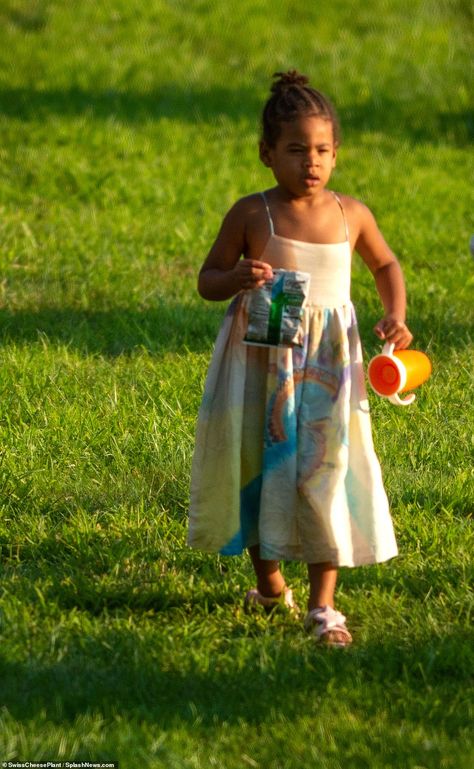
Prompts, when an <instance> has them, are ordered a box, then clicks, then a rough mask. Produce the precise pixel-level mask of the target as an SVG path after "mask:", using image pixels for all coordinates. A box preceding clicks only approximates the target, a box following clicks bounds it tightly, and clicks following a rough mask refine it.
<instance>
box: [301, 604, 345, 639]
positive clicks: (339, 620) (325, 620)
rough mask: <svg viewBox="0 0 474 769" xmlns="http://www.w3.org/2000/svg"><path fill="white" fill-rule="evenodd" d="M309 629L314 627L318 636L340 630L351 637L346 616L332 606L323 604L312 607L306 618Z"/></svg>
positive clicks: (306, 625)
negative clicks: (319, 606)
mask: <svg viewBox="0 0 474 769" xmlns="http://www.w3.org/2000/svg"><path fill="white" fill-rule="evenodd" d="M305 627H306V629H307V630H309V629H311V628H314V630H315V633H316V635H317V637H318V638H321V636H323V635H325V634H326V633H328V632H329V631H330V630H338V631H339V632H341V633H344V634H345V635H346V636H347V637H348V638H350V637H351V634H350V633H349V631H348V629H347V627H346V618H345V616H344V614H341V612H340V611H336V609H333V608H332V607H331V606H323V607H321V608H317V609H311V611H309V612H308V614H307V615H306V619H305Z"/></svg>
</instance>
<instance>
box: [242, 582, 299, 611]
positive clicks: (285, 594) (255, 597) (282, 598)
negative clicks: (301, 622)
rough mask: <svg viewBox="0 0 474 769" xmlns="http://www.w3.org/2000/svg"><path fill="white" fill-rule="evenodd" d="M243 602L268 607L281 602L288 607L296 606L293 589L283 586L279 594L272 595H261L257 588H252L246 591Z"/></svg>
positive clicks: (294, 608) (294, 607)
mask: <svg viewBox="0 0 474 769" xmlns="http://www.w3.org/2000/svg"><path fill="white" fill-rule="evenodd" d="M245 603H246V604H258V605H259V606H266V607H268V608H271V607H272V606H278V604H283V606H287V607H288V608H289V609H293V610H296V608H297V607H296V603H295V601H294V598H293V591H292V590H291V589H290V588H289V587H284V588H283V591H282V593H281V595H277V596H274V597H269V596H266V595H262V594H261V592H260V591H259V590H257V588H254V589H253V590H249V591H248V593H247V595H246V596H245Z"/></svg>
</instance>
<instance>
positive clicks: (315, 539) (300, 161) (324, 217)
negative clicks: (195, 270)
mask: <svg viewBox="0 0 474 769" xmlns="http://www.w3.org/2000/svg"><path fill="white" fill-rule="evenodd" d="M274 77H275V78H277V79H276V81H275V82H274V84H273V87H272V89H271V91H272V94H271V96H270V98H269V100H268V101H267V103H266V105H265V107H264V110H263V118H262V138H261V141H260V159H261V161H262V162H263V163H264V165H266V166H267V167H268V168H270V169H271V171H272V173H273V176H274V178H275V181H276V186H274V187H272V188H271V189H269V190H267V191H266V192H262V193H257V194H254V195H249V196H248V197H245V198H242V199H241V200H239V201H238V202H237V203H236V204H235V205H234V206H233V207H232V208H231V210H230V211H229V212H228V213H227V215H226V216H225V218H224V221H223V223H222V226H221V229H220V232H219V234H218V236H217V239H216V241H215V243H214V245H213V246H212V248H211V250H210V252H209V254H208V256H207V258H206V260H205V262H204V264H203V266H202V268H201V271H200V273H199V285H198V287H199V293H200V294H201V296H202V297H204V298H205V299H209V300H213V301H221V300H225V299H229V298H230V297H233V296H235V299H234V301H233V302H232V303H231V305H230V307H229V310H228V312H227V315H226V317H225V319H224V322H223V325H222V327H221V330H220V333H219V336H218V338H217V342H216V346H215V350H214V354H213V358H212V361H211V364H210V368H209V372H208V376H207V380H206V385H205V392H204V398H203V402H202V405H201V410H200V413H199V420H198V427H197V435H196V448H195V453H194V458H193V467H192V479H191V505H190V525H189V540H188V541H189V544H190V545H191V546H192V547H197V548H200V549H203V550H206V551H210V552H219V553H222V554H225V555H237V554H240V553H242V551H243V550H244V549H245V548H247V549H248V550H249V553H250V557H251V559H252V563H253V567H254V570H255V576H256V588H255V589H252V590H250V591H249V592H248V593H247V595H246V596H245V605H246V607H247V608H250V607H257V606H260V605H261V606H263V607H265V608H266V609H267V610H269V609H270V608H271V607H273V606H274V605H275V604H282V605H285V606H287V607H288V608H289V609H290V610H296V608H297V607H296V605H295V603H294V601H293V596H292V592H291V590H290V589H289V588H288V587H287V586H286V585H285V580H284V578H283V575H282V573H281V571H280V566H279V561H280V560H281V559H288V560H301V561H304V562H305V563H307V564H308V575H309V586H310V593H309V602H308V613H307V615H306V619H305V626H306V628H307V629H313V630H314V633H315V636H316V638H317V639H318V640H319V641H322V642H325V643H327V644H330V645H336V646H346V645H347V644H349V643H351V640H352V639H351V635H350V633H349V631H348V629H347V627H346V624H345V617H344V616H343V615H342V614H341V613H340V612H338V611H336V610H335V608H334V593H335V587H336V579H337V570H338V568H339V567H340V566H358V565H360V564H369V563H377V562H380V561H385V560H387V559H389V558H392V557H393V556H395V555H396V553H397V546H396V542H395V537H394V532H393V527H392V521H391V518H390V514H389V510H388V503H387V497H386V494H385V491H384V488H383V484H382V478H381V472H380V466H379V463H378V460H377V457H376V455H375V453H374V447H373V443H372V435H371V427H370V416H369V411H368V403H367V396H366V391H365V385H364V377H363V370H362V358H361V347H360V340H359V334H358V330H357V323H356V318H355V314H354V309H353V306H352V304H351V300H350V268H351V254H352V251H353V250H354V249H355V250H357V252H358V253H359V254H360V255H361V257H362V259H363V260H364V262H365V263H366V264H367V266H368V268H369V269H370V271H371V272H372V274H373V276H374V280H375V285H376V288H377V291H378V293H379V295H380V299H381V302H382V305H383V307H384V315H383V317H382V319H381V320H380V321H379V322H378V323H377V325H376V326H375V328H374V331H375V333H376V334H377V336H378V337H379V338H380V339H382V340H386V341H387V342H392V343H394V345H395V347H396V348H404V347H407V346H408V345H409V343H410V341H411V339H412V335H411V333H410V331H409V330H408V328H407V326H406V325H405V289H404V282H403V276H402V272H401V269H400V266H399V264H398V262H397V260H396V258H395V256H394V254H393V253H392V251H391V250H390V248H389V247H388V245H387V244H386V242H385V240H384V238H383V237H382V234H381V233H380V231H379V229H378V227H377V224H376V222H375V219H374V217H373V215H372V213H371V212H370V211H369V209H368V208H366V206H364V205H363V204H362V203H360V202H359V201H357V200H354V199H353V198H350V197H348V196H346V195H339V194H336V193H335V192H333V191H332V190H328V189H327V184H328V182H329V180H330V177H331V173H332V170H333V168H334V167H335V165H336V155H337V149H338V146H339V127H338V121H337V117H336V114H335V112H334V109H333V107H332V105H331V104H330V102H329V101H328V99H327V98H326V97H325V96H324V95H323V94H321V93H320V92H318V91H316V90H315V89H313V88H312V87H310V86H309V84H308V79H307V78H306V77H305V76H304V75H301V74H299V73H297V72H296V71H294V70H293V71H291V72H287V73H277V74H276V75H275V76H274ZM242 257H243V258H242ZM278 268H280V269H288V270H298V271H302V272H304V273H307V274H309V276H310V283H309V294H308V296H307V298H306V300H305V305H304V309H303V318H302V321H301V331H302V338H303V343H302V345H301V346H287V347H284V346H276V347H270V346H258V345H252V346H250V345H248V344H245V342H244V341H243V340H244V337H245V335H246V331H247V323H248V307H249V301H250V298H251V296H252V292H253V291H254V290H255V289H259V288H260V287H262V286H263V285H264V284H265V283H266V281H268V280H270V279H271V278H272V275H273V272H272V270H273V269H278Z"/></svg>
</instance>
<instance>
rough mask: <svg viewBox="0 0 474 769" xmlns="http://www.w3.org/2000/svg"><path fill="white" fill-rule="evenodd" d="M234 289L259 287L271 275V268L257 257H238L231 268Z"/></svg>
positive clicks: (245, 289) (243, 289)
mask: <svg viewBox="0 0 474 769" xmlns="http://www.w3.org/2000/svg"><path fill="white" fill-rule="evenodd" d="M232 276H233V278H234V279H235V286H236V291H237V292H238V291H249V290H252V289H254V288H260V287H261V286H263V285H264V283H265V282H266V281H267V280H271V278H272V277H273V270H272V268H271V267H270V265H269V264H267V263H266V262H259V261H258V260H257V259H239V261H238V262H237V263H236V265H235V267H234V268H233V269H232Z"/></svg>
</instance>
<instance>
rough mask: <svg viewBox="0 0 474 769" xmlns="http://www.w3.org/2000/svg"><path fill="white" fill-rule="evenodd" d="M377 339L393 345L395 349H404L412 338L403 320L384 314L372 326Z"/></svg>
mask: <svg viewBox="0 0 474 769" xmlns="http://www.w3.org/2000/svg"><path fill="white" fill-rule="evenodd" d="M374 332H375V333H376V334H377V336H378V338H379V339H383V340H384V341H386V342H390V344H394V345H395V349H396V350H404V349H405V348H406V347H408V345H409V344H410V342H411V340H412V339H413V334H412V333H411V331H410V329H409V328H408V326H407V325H406V323H405V322H404V321H403V320H400V319H398V318H394V317H393V316H392V315H385V317H384V318H382V319H381V320H379V322H378V323H377V324H376V326H375V327H374Z"/></svg>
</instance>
